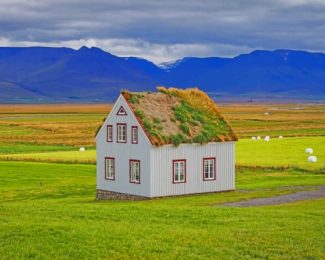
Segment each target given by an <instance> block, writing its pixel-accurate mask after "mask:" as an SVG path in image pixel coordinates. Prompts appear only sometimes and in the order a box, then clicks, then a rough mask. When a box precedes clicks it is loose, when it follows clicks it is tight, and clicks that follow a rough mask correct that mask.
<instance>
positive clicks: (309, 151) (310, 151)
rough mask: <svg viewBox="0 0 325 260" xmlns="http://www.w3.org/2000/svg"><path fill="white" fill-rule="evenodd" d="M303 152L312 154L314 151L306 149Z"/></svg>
mask: <svg viewBox="0 0 325 260" xmlns="http://www.w3.org/2000/svg"><path fill="white" fill-rule="evenodd" d="M305 152H306V153H310V154H312V153H314V150H313V148H306V150H305Z"/></svg>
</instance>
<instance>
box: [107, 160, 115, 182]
mask: <svg viewBox="0 0 325 260" xmlns="http://www.w3.org/2000/svg"><path fill="white" fill-rule="evenodd" d="M107 160H113V178H109V177H107ZM105 180H110V181H114V180H115V158H114V157H105Z"/></svg>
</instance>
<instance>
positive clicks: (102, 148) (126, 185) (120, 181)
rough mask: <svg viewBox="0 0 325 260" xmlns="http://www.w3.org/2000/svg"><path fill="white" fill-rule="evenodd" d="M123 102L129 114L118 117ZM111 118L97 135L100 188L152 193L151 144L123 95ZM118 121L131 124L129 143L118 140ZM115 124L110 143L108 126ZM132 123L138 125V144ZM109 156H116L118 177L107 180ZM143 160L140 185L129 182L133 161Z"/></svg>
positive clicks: (136, 193) (116, 175)
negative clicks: (133, 142) (106, 167)
mask: <svg viewBox="0 0 325 260" xmlns="http://www.w3.org/2000/svg"><path fill="white" fill-rule="evenodd" d="M121 105H123V107H124V108H125V110H126V112H127V114H128V115H127V116H117V115H116V113H117V111H118V109H119V108H120V106H121ZM113 109H114V110H115V111H112V112H111V115H110V117H109V118H108V119H107V120H106V122H105V123H104V125H105V126H104V128H103V130H102V131H101V132H100V133H99V135H98V136H97V140H96V141H97V189H102V190H108V191H116V192H123V193H128V194H133V195H141V196H147V197H149V196H150V171H149V170H150V160H149V155H150V146H151V144H150V143H149V142H148V139H147V137H146V136H145V133H144V132H143V130H142V128H141V127H140V126H139V124H138V122H137V120H136V119H135V118H134V116H133V114H132V112H131V111H130V108H129V107H128V105H127V104H126V102H125V100H124V99H123V98H122V97H120V98H119V99H118V100H117V101H116V105H115V106H114V108H113ZM117 123H126V124H127V143H125V144H124V143H117V142H116V135H117V132H116V131H117V129H116V124H117ZM107 125H113V142H110V143H108V142H106V126H107ZM131 126H138V140H139V141H138V144H131ZM105 157H114V158H115V180H114V181H111V180H106V179H105ZM130 159H136V160H140V161H141V164H140V167H141V173H140V181H141V183H140V184H134V183H130V182H129V160H130Z"/></svg>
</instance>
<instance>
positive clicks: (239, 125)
mask: <svg viewBox="0 0 325 260" xmlns="http://www.w3.org/2000/svg"><path fill="white" fill-rule="evenodd" d="M111 107H112V105H110V104H50V105H0V143H2V144H17V143H28V144H41V145H66V146H81V145H83V146H94V145H95V142H94V136H95V133H96V130H97V129H98V127H99V126H100V125H101V124H102V122H103V120H104V119H105V117H106V116H107V114H108V113H109V111H110V109H111ZM219 108H220V110H221V111H222V113H223V114H224V116H225V118H226V119H227V120H228V121H229V122H230V123H231V125H232V126H233V128H234V130H235V132H236V133H237V135H238V136H239V138H245V137H250V136H253V135H261V136H263V135H270V136H278V135H283V136H324V135H325V105H324V104H251V103H250V104H247V103H246V104H245V103H243V104H240V103H237V104H233V103H227V104H219ZM265 113H268V115H266V114H265Z"/></svg>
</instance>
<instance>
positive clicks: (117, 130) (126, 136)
mask: <svg viewBox="0 0 325 260" xmlns="http://www.w3.org/2000/svg"><path fill="white" fill-rule="evenodd" d="M119 126H125V141H119V139H118V133H119ZM116 142H117V143H122V144H125V143H127V142H128V126H127V124H125V123H117V124H116Z"/></svg>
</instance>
